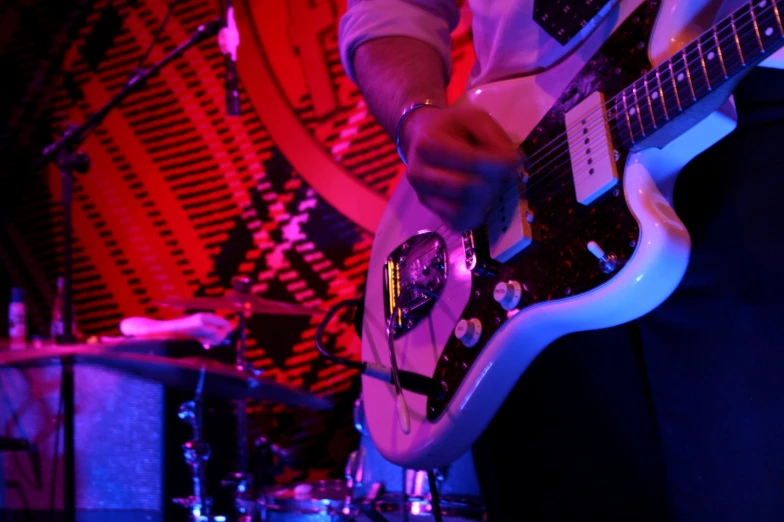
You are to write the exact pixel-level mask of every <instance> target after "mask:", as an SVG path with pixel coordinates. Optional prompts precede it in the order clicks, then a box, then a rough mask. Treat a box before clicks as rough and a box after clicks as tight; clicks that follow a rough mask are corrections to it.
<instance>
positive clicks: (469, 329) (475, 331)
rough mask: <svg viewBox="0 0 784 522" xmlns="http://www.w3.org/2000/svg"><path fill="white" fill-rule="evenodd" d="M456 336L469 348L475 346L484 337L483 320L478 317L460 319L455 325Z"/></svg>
mask: <svg viewBox="0 0 784 522" xmlns="http://www.w3.org/2000/svg"><path fill="white" fill-rule="evenodd" d="M455 337H457V338H458V339H460V342H462V343H463V344H464V345H465V346H466V347H467V348H473V347H474V346H476V343H478V342H479V339H480V338H481V337H482V322H481V321H480V320H479V319H477V318H476V317H472V318H471V319H460V320H459V321H458V322H457V325H456V326H455Z"/></svg>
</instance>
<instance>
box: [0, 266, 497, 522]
mask: <svg viewBox="0 0 784 522" xmlns="http://www.w3.org/2000/svg"><path fill="white" fill-rule="evenodd" d="M234 290H235V292H234V294H232V295H230V296H227V297H210V298H192V299H183V300H169V301H163V302H161V303H159V304H162V305H165V306H170V307H175V308H179V309H183V310H214V311H234V312H238V317H239V326H238V332H237V333H238V338H237V341H236V350H235V351H236V359H235V364H233V365H230V364H226V363H223V362H218V361H216V360H214V359H209V358H203V357H185V358H171V357H164V356H159V355H147V354H141V353H129V352H127V351H123V349H122V343H109V344H71V345H54V346H51V347H44V348H39V349H34V350H25V351H12V352H6V353H3V354H2V355H0V366H5V367H27V366H41V365H50V364H63V367H64V368H66V366H65V361H68V364H69V365H73V364H82V365H93V366H99V367H103V368H109V369H113V370H116V371H120V372H122V373H125V374H128V375H133V376H136V377H139V378H142V379H147V380H152V381H154V382H158V383H160V384H162V385H164V386H166V387H170V388H175V389H180V390H186V391H192V392H193V393H194V395H193V398H192V399H191V400H188V401H186V402H184V403H183V404H181V406H180V408H179V412H178V417H179V418H180V420H182V421H183V422H185V423H187V424H188V425H189V426H190V428H191V432H192V436H191V438H190V440H188V441H186V442H185V443H184V444H182V450H183V456H184V460H185V462H186V464H187V466H188V469H189V471H190V475H191V479H192V493H191V495H190V496H188V497H186V498H176V499H173V502H174V503H176V504H178V505H180V506H183V507H184V508H186V509H187V510H188V515H187V519H188V521H189V522H213V521H216V522H217V521H225V520H236V522H322V521H323V522H327V521H328V522H351V521H357V522H365V521H369V520H372V521H375V522H378V521H380V522H399V521H407V520H422V521H426V520H436V521H440V520H443V521H447V522H458V521H470V520H483V518H484V509H483V505H482V502H481V496H480V493H479V486H478V484H477V481H476V473H475V471H474V468H473V462H472V460H471V455H470V454H467V455H465V456H464V457H463V458H461V459H459V460H458V461H456V462H455V463H453V464H452V465H451V466H450V467H449V469H445V470H439V471H438V472H437V473H436V477H437V480H436V482H437V485H436V494H435V495H434V494H432V493H431V484H432V482H430V483H429V481H428V478H429V475H428V473H427V472H425V471H418V470H409V469H404V468H401V467H398V466H395V465H393V464H392V463H390V462H388V461H386V460H385V459H384V458H383V457H382V456H381V455H380V454H379V452H378V450H377V449H376V448H375V446H374V445H373V442H372V440H371V439H370V436H369V433H368V431H367V428H366V426H365V422H364V404H363V402H362V400H361V398H360V399H358V400H357V401H356V402H355V404H354V425H355V427H356V429H357V430H358V431H359V433H360V444H359V447H358V449H357V450H355V451H353V452H352V453H351V455H350V457H349V458H348V461H347V463H346V466H345V478H343V479H334V480H322V481H311V482H303V483H297V484H293V485H282V486H274V487H266V488H264V489H261V490H259V491H256V490H255V488H254V485H253V483H252V479H251V476H252V475H251V473H250V470H249V469H248V464H247V462H248V439H247V432H248V419H247V408H246V401H248V400H264V401H274V402H278V403H282V404H286V405H288V406H294V407H304V408H310V409H314V410H324V409H328V408H330V407H331V402H330V401H328V400H326V399H322V398H319V397H316V396H314V395H312V394H310V393H308V392H305V391H302V390H299V389H297V388H294V387H291V386H288V385H285V384H281V383H277V382H275V381H273V380H271V379H268V378H265V377H263V376H262V375H261V374H260V372H259V371H258V370H255V369H253V367H252V365H251V364H250V363H249V362H248V361H247V360H246V358H245V347H246V343H245V341H246V339H245V321H246V319H247V318H248V317H250V316H251V315H253V314H267V315H300V316H302V315H319V314H323V312H321V311H320V310H316V309H312V308H308V307H304V306H300V305H296V304H291V303H285V302H278V301H271V300H267V299H262V298H260V297H257V296H255V295H252V294H250V282H249V281H248V280H247V279H240V278H235V281H234ZM205 397H216V398H224V399H231V400H233V401H236V402H237V407H236V408H235V411H234V416H235V417H236V422H237V455H238V461H239V468H240V469H238V470H237V471H236V473H232V474H231V476H230V480H228V481H224V484H225V483H226V482H228V483H229V485H230V486H232V489H233V491H232V493H233V497H234V511H235V513H234V517H228V516H222V515H214V514H212V513H211V503H212V501H211V497H210V496H209V494H208V493H207V491H206V484H207V480H206V479H207V477H206V465H207V462H208V460H209V458H210V445H209V444H208V443H207V441H205V440H204V436H203V428H204V422H203V401H204V398H205ZM430 476H432V473H431V474H430Z"/></svg>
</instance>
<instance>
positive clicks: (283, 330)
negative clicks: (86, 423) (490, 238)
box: [0, 0, 473, 478]
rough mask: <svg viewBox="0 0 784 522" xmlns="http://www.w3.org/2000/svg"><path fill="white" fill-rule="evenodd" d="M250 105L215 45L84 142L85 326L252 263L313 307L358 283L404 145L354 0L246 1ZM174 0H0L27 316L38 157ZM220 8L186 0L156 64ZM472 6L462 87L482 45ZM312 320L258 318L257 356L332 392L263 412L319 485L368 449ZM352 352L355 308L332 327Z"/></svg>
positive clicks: (12, 234)
mask: <svg viewBox="0 0 784 522" xmlns="http://www.w3.org/2000/svg"><path fill="white" fill-rule="evenodd" d="M234 5H235V9H236V11H237V15H236V17H237V22H238V26H239V29H240V34H241V44H240V48H239V59H238V71H239V76H240V83H241V100H242V105H241V107H242V114H241V116H239V117H234V118H232V117H227V116H226V115H225V109H224V101H223V100H224V92H223V78H222V75H223V67H222V63H223V59H222V56H221V55H220V53H219V50H218V47H217V44H216V42H215V40H208V41H206V42H204V43H201V44H199V45H198V46H197V47H195V48H193V49H191V50H189V51H187V52H186V53H185V54H184V56H182V57H181V58H180V59H178V60H177V61H176V62H174V63H172V64H170V65H169V66H168V67H167V68H165V69H164V70H163V71H162V73H161V74H159V75H158V76H156V77H154V78H152V79H151V81H150V82H149V84H148V85H147V87H146V88H144V90H143V91H141V92H139V93H136V94H134V95H132V96H131V97H130V98H128V99H127V100H126V101H125V102H124V103H123V104H122V105H121V106H120V107H119V109H118V110H116V111H114V112H112V113H111V114H110V115H109V117H108V118H107V119H106V121H105V122H104V123H103V125H101V126H100V127H99V128H98V129H97V130H96V131H95V132H94V133H93V135H92V136H90V138H89V139H88V140H87V141H86V142H85V144H84V147H83V148H84V150H85V151H86V152H87V153H88V154H89V156H90V158H91V160H92V168H91V170H90V172H89V173H88V174H86V175H79V176H78V178H77V180H76V192H75V201H74V203H75V204H74V209H73V220H74V228H75V243H74V245H75V249H76V250H75V265H74V266H75V276H74V277H75V279H74V290H75V292H76V298H75V304H76V314H77V317H78V323H79V328H80V330H81V331H83V332H84V333H86V334H89V335H117V334H118V333H119V331H118V324H119V321H120V320H121V319H122V318H123V317H126V316H149V317H155V318H170V317H175V316H177V315H179V312H176V311H173V310H171V309H167V308H163V307H161V308H159V307H158V306H156V305H155V304H154V303H155V302H157V301H159V300H162V299H166V298H175V297H189V296H219V295H222V294H224V292H226V291H227V290H228V289H229V287H230V280H231V278H232V276H235V275H239V274H244V275H247V276H249V277H251V278H252V280H253V281H254V287H253V290H254V292H255V293H257V294H259V295H263V296H264V297H267V298H270V299H278V300H284V301H294V302H299V303H302V304H306V305H313V306H317V307H320V308H324V309H326V308H328V307H329V306H331V305H332V304H334V303H335V302H337V301H339V300H342V299H344V298H347V297H351V296H356V295H359V294H360V292H361V289H362V285H363V282H364V279H365V272H366V271H367V269H368V266H367V264H368V258H369V254H370V248H371V245H372V241H373V232H374V230H375V227H376V224H377V223H378V220H379V218H380V216H381V212H382V211H383V208H384V205H385V202H386V199H387V197H388V196H389V194H390V193H391V191H392V190H393V188H394V185H395V182H396V180H397V179H398V177H399V176H400V175H401V174H402V172H403V171H402V165H401V164H400V162H399V160H398V158H397V156H396V153H395V148H394V144H393V143H392V141H391V140H390V139H389V138H388V137H387V136H386V135H384V134H383V133H382V131H381V129H380V127H379V126H378V125H377V124H376V123H375V122H374V120H373V118H372V117H371V116H370V114H369V113H368V111H367V108H366V106H365V104H364V102H363V100H362V98H361V96H360V95H359V92H358V90H357V89H356V87H355V86H354V85H353V84H352V83H351V82H350V80H349V79H348V78H347V77H346V75H345V74H344V72H343V69H342V66H341V64H340V60H339V56H338V50H337V23H338V20H339V17H340V16H341V14H342V13H343V12H344V10H345V0H322V1H314V0H235V2H234ZM169 6H170V2H166V1H164V0H96V1H86V0H58V1H57V2H52V1H48V0H22V1H0V70H2V71H3V74H4V75H5V81H4V82H2V84H1V85H0V95H1V96H2V98H1V99H0V121H2V122H3V123H2V124H0V169H1V170H0V182H2V187H3V188H2V190H1V193H0V213H1V214H0V218H2V225H3V226H2V233H0V262H2V267H3V277H2V281H0V282H1V283H2V291H3V295H4V296H7V295H8V293H9V292H8V289H9V288H10V287H11V286H21V287H23V288H25V289H26V291H27V295H28V316H29V328H30V330H31V333H33V334H36V333H37V334H45V333H46V332H48V321H49V313H50V309H51V302H52V299H53V297H54V281H55V278H56V276H57V275H58V273H59V271H60V269H61V258H60V254H61V251H62V242H61V241H60V239H59V238H60V236H61V235H62V220H61V218H60V215H59V212H60V210H59V206H58V201H59V190H60V181H59V176H58V174H57V172H56V170H54V169H53V168H50V169H49V170H45V171H43V172H33V171H32V170H31V168H30V165H32V163H33V160H34V158H35V154H36V151H38V150H40V148H41V147H42V146H43V145H45V144H47V143H49V142H51V141H52V140H53V139H54V138H56V137H57V136H58V133H59V132H60V131H61V130H62V128H63V126H64V125H65V124H66V123H68V122H72V123H81V122H82V121H84V120H85V118H86V117H87V116H88V115H90V114H91V113H92V112H93V111H95V110H96V109H98V108H99V107H101V106H102V105H103V104H104V103H106V102H107V101H108V100H109V99H110V98H111V96H113V95H114V94H116V93H117V92H118V91H119V90H120V89H121V87H122V86H123V85H124V83H125V82H126V81H127V79H128V77H129V75H130V74H131V73H132V71H133V70H134V68H135V67H136V65H137V62H138V60H139V58H140V57H141V56H142V55H143V54H144V52H145V50H146V49H147V48H148V46H149V45H150V43H151V42H152V40H153V37H154V35H155V32H156V30H157V28H158V27H159V26H160V25H161V22H162V20H163V19H164V18H165V17H166V15H167V12H168V10H169ZM217 16H218V3H217V1H215V0H181V1H179V2H175V7H174V10H173V14H172V15H171V16H170V17H169V19H168V20H167V23H166V25H165V29H164V30H163V32H162V33H161V35H160V38H159V42H158V43H157V44H156V45H155V46H154V47H153V48H152V51H151V52H150V54H149V58H148V59H147V61H146V62H145V65H146V66H149V65H150V64H152V63H154V62H156V61H158V60H160V59H161V58H162V57H163V56H164V55H165V54H166V53H167V52H169V51H171V49H173V48H174V47H175V46H176V45H178V44H180V43H182V42H184V41H185V40H186V39H187V38H188V37H189V36H190V35H191V34H192V33H193V32H194V30H195V29H196V28H197V26H199V25H200V24H202V23H204V22H206V21H208V20H211V19H213V18H215V17H217ZM469 17H470V14H469V13H468V12H467V11H464V16H463V19H462V22H461V26H460V28H459V29H458V30H457V31H456V32H455V33H454V37H453V38H454V41H453V43H454V61H455V63H454V78H453V81H452V84H451V85H450V96H451V97H452V98H455V97H457V96H458V95H459V94H460V93H461V91H462V89H463V86H464V84H465V79H466V77H467V75H468V72H469V68H470V65H471V62H472V60H473V54H472V50H471V46H470V32H469V30H468V22H469ZM317 322H318V319H316V318H313V319H311V318H299V317H292V318H288V317H283V318H281V317H264V316H257V317H254V318H253V319H252V320H251V321H250V323H249V347H250V348H249V356H250V358H252V360H253V362H254V364H255V365H256V366H257V367H258V368H260V369H262V370H264V372H265V375H266V376H267V377H269V378H272V379H276V380H279V381H281V382H286V383H290V384H292V385H296V386H301V387H303V388H306V389H309V390H311V391H313V392H314V393H317V394H319V395H323V396H329V397H332V398H334V399H335V400H336V402H337V403H338V407H337V408H336V409H335V410H334V411H331V412H328V413H326V414H319V415H315V414H313V413H310V412H302V411H298V410H292V409H288V408H284V407H281V406H275V405H268V404H264V405H258V406H255V407H253V408H252V409H251V413H252V420H253V421H254V425H255V426H256V428H257V429H263V431H264V433H265V434H267V435H268V436H269V437H270V438H271V439H273V440H277V441H281V442H284V443H286V444H288V445H290V446H293V447H294V448H295V449H299V450H300V451H301V452H303V454H305V455H306V456H307V461H308V465H309V467H310V468H311V473H310V478H315V477H318V476H323V475H325V474H333V475H334V474H336V473H337V474H339V473H340V470H341V469H342V466H343V464H344V462H345V458H346V457H347V455H348V452H349V451H350V450H351V449H352V447H353V445H354V444H355V443H356V434H355V433H354V432H353V428H352V427H351V417H350V415H351V403H352V402H353V400H354V399H355V398H356V396H357V394H358V393H359V383H358V379H357V376H356V374H355V372H353V371H351V370H348V369H346V368H343V367H340V366H335V365H333V364H330V363H327V362H325V361H324V360H323V359H322V358H321V357H320V356H319V355H318V353H317V351H316V350H315V346H314V341H313V338H314V333H315V330H316V326H317V324H318V323H317ZM328 333H329V341H330V345H331V346H332V349H334V350H335V351H336V352H338V353H340V354H342V355H349V356H353V357H356V356H357V355H358V351H359V344H358V343H359V341H358V339H357V337H356V335H355V334H354V332H353V329H352V326H351V316H350V314H347V315H345V316H344V317H342V318H341V321H340V322H338V321H336V322H335V323H334V324H333V325H332V326H331V327H330V328H329V330H328Z"/></svg>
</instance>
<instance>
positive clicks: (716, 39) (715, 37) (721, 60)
mask: <svg viewBox="0 0 784 522" xmlns="http://www.w3.org/2000/svg"><path fill="white" fill-rule="evenodd" d="M713 41H714V42H715V44H716V52H717V53H718V55H719V63H720V64H721V72H722V74H723V75H724V79H725V80H726V79H727V78H729V76H727V68H726V67H725V66H724V53H723V52H721V45H720V44H719V35H718V32H717V31H716V26H714V27H713Z"/></svg>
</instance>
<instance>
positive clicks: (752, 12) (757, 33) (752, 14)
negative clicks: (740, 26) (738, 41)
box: [749, 9, 765, 51]
mask: <svg viewBox="0 0 784 522" xmlns="http://www.w3.org/2000/svg"><path fill="white" fill-rule="evenodd" d="M749 14H750V15H751V22H752V23H753V24H754V34H755V35H757V43H758V44H759V47H760V49H761V50H762V51H764V50H765V46H764V45H762V38H761V37H760V32H759V25H757V17H756V16H754V10H753V9H751V10H749Z"/></svg>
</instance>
